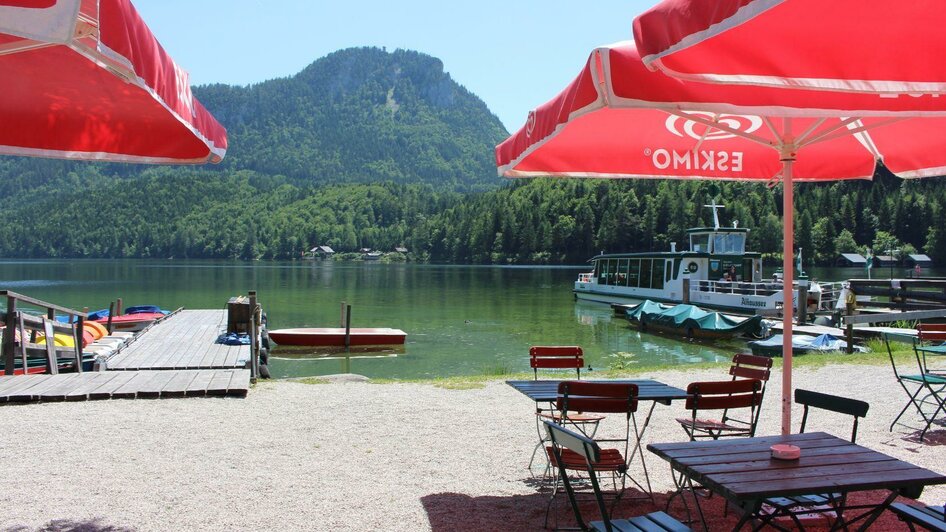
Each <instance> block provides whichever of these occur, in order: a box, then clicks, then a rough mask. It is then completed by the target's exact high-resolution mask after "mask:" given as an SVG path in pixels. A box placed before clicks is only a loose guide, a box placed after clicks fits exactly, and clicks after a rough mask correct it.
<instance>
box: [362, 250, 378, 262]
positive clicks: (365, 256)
mask: <svg viewBox="0 0 946 532" xmlns="http://www.w3.org/2000/svg"><path fill="white" fill-rule="evenodd" d="M380 258H381V252H380V251H369V252H367V253H365V254H363V255H362V256H361V259H362V260H378V259H380Z"/></svg>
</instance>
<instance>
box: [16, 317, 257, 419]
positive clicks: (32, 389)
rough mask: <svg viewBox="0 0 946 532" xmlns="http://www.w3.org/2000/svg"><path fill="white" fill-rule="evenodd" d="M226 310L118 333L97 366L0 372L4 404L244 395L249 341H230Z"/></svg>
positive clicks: (246, 384)
mask: <svg viewBox="0 0 946 532" xmlns="http://www.w3.org/2000/svg"><path fill="white" fill-rule="evenodd" d="M226 328H227V315H226V311H224V310H182V311H180V312H177V313H175V314H174V315H172V316H169V317H168V318H166V319H165V320H163V321H161V322H158V323H155V324H154V325H153V326H151V327H150V328H149V329H147V330H145V331H142V332H141V333H139V334H137V335H135V336H127V337H124V336H116V337H114V339H113V340H112V341H113V342H114V344H115V345H114V346H110V348H109V349H108V351H107V354H103V355H102V356H101V357H100V358H99V361H98V362H97V364H96V365H97V369H98V371H92V372H84V373H63V374H58V375H16V376H0V403H5V402H35V401H86V400H96V399H157V398H170V397H206V396H211V397H213V396H216V397H224V396H229V397H245V396H246V394H247V392H248V391H249V387H250V376H251V375H250V370H249V369H246V368H247V367H248V365H249V362H250V358H251V352H250V346H249V345H225V344H220V343H217V338H218V337H219V336H220V335H221V333H223V332H225V331H226Z"/></svg>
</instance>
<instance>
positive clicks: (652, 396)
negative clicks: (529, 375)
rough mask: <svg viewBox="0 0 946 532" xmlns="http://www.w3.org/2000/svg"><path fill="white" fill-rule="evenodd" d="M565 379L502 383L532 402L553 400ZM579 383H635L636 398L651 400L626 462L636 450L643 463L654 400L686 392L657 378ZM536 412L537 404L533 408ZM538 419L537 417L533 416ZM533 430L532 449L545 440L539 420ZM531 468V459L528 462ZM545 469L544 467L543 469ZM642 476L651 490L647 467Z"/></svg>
mask: <svg viewBox="0 0 946 532" xmlns="http://www.w3.org/2000/svg"><path fill="white" fill-rule="evenodd" d="M568 380H569V379H563V380H531V381H506V384H508V385H510V386H512V387H513V388H515V389H516V390H517V391H519V392H520V393H522V394H523V395H525V396H526V397H528V398H529V399H532V400H533V401H535V403H536V405H538V404H539V403H554V402H555V400H556V399H557V398H558V384H559V383H560V382H565V381H568ZM582 382H604V383H617V384H636V385H637V400H638V401H651V405H650V409H649V410H648V411H647V417H646V418H645V419H644V423H643V424H642V425H641V426H640V431H639V432H638V434H637V442H636V444H635V445H634V449H633V451H632V452H631V454H630V456H629V457H627V462H628V463H630V462H631V460H633V459H634V457H635V456H637V453H638V451H640V457H641V462H642V463H643V462H644V453H643V451H642V450H641V440H642V439H643V437H644V433H645V432H646V431H647V426H648V425H649V424H650V417H651V415H653V413H654V407H656V406H657V403H662V404H665V405H669V404H670V403H671V401H674V400H679V399H686V398H687V397H688V396H687V393H686V391H685V390H681V389H680V388H676V387H674V386H670V385H667V384H664V383H662V382H660V381H655V380H651V379H641V380H583V381H582ZM536 411H537V412H538V407H537V410H536ZM537 419H538V418H537ZM537 430H538V432H539V443H538V444H537V445H536V449H539V448H540V447H542V446H543V445H544V444H545V443H546V442H547V441H548V440H547V436H546V435H545V433H544V429H543V428H542V426H541V423H538V424H537ZM532 456H533V459H535V451H533V453H532ZM529 466H530V468H531V466H532V462H531V461H530V462H529ZM546 472H548V468H546ZM644 475H645V479H646V481H647V492H648V493H652V491H653V490H652V489H651V487H650V477H649V476H648V475H647V467H646V465H645V466H644Z"/></svg>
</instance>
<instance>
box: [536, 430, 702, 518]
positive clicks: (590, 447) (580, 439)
mask: <svg viewBox="0 0 946 532" xmlns="http://www.w3.org/2000/svg"><path fill="white" fill-rule="evenodd" d="M545 429H546V431H548V439H549V440H550V441H551V442H552V446H551V447H552V455H553V457H554V458H555V463H556V464H558V465H559V466H560V467H559V468H558V469H559V473H560V475H561V480H562V486H563V487H564V488H565V492H566V493H567V494H568V500H569V502H570V503H571V507H572V510H573V512H574V514H575V520H576V521H577V522H578V526H579V527H580V528H581V530H595V531H599V532H612V531H641V532H688V531H689V530H690V528H688V527H687V526H686V525H684V524H683V523H681V522H679V521H677V520H676V519H674V518H673V517H670V516H669V515H667V514H666V513H664V512H652V513H649V514H647V515H642V516H638V517H632V518H630V519H611V515H610V512H609V511H608V508H607V505H606V504H605V501H604V496H603V495H602V493H601V487H600V485H599V484H598V477H597V475H596V472H595V467H594V464H596V463H598V462H599V461H600V460H601V448H600V447H599V446H598V444H597V443H596V442H595V441H594V440H592V439H591V438H589V437H587V436H585V435H583V434H579V433H578V432H575V431H572V430H569V429H567V428H565V427H563V426H561V425H557V424H555V423H552V422H549V421H546V422H545ZM565 449H567V450H568V451H569V452H571V453H573V454H575V455H577V456H580V457H581V458H582V459H583V460H584V463H585V470H586V472H587V473H588V478H589V481H590V483H591V487H592V490H593V491H594V495H595V502H596V503H597V506H598V511H599V512H600V513H601V521H592V522H590V523H585V521H584V519H583V517H582V514H581V508H580V507H579V505H578V499H577V497H576V496H575V491H574V489H573V488H572V485H571V482H570V481H569V479H568V474H567V473H566V472H565V467H561V465H562V464H563V463H564V459H563V458H562V453H563V450H565Z"/></svg>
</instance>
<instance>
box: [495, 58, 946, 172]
mask: <svg viewBox="0 0 946 532" xmlns="http://www.w3.org/2000/svg"><path fill="white" fill-rule="evenodd" d="M909 108H910V105H909V102H908V101H906V100H901V99H893V100H889V99H881V98H877V97H876V96H874V95H870V94H848V93H839V92H822V91H792V90H783V89H777V88H765V87H747V86H737V85H718V84H709V83H694V82H686V81H682V80H679V79H677V78H672V77H669V76H666V75H664V74H663V73H661V72H651V71H649V70H648V69H647V68H646V67H645V66H644V64H643V63H642V62H641V60H640V56H639V55H638V53H637V50H636V49H635V48H634V46H633V43H618V44H615V45H611V46H606V47H601V48H598V49H596V50H595V51H594V52H593V53H592V54H591V56H590V58H589V59H588V62H587V64H586V65H585V68H584V69H582V71H581V73H580V74H579V75H578V77H577V78H575V80H574V81H573V82H572V83H571V84H570V85H569V86H568V87H567V88H566V89H565V90H564V91H562V92H561V93H560V94H559V95H558V96H556V97H555V98H553V99H552V100H550V101H549V102H547V103H545V104H544V105H542V106H540V107H538V108H537V109H536V110H535V111H533V112H531V113H530V114H529V117H528V121H527V123H526V125H525V126H523V128H522V129H520V130H519V131H517V132H516V133H515V134H513V135H512V136H511V137H509V138H508V139H507V140H506V141H505V142H503V143H502V144H500V145H499V146H497V147H496V164H497V166H498V167H499V173H500V175H505V176H507V177H529V176H543V175H555V176H573V177H606V178H625V177H631V178H640V177H657V178H675V179H679V178H700V179H735V180H762V181H768V180H771V179H773V178H775V177H777V176H779V175H781V172H782V162H781V161H782V159H783V158H784V153H783V152H784V151H785V150H788V151H790V152H792V153H798V152H800V153H801V156H800V157H798V159H797V162H796V163H795V165H794V175H793V179H794V180H796V181H821V180H836V179H870V178H871V176H872V175H873V173H874V167H875V162H876V161H877V160H883V162H884V164H885V165H886V166H887V167H888V168H889V169H890V170H891V171H892V172H894V173H896V174H898V175H900V176H901V177H924V176H933V175H943V174H946V153H943V150H942V149H941V148H942V141H941V140H940V138H941V137H940V132H941V131H943V129H942V128H943V127H946V118H944V117H943V116H942V114H943V113H939V115H936V116H933V115H932V114H931V116H928V117H925V118H913V119H909V120H905V119H903V118H902V117H899V116H896V113H897V112H899V111H900V110H901V109H909Z"/></svg>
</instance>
